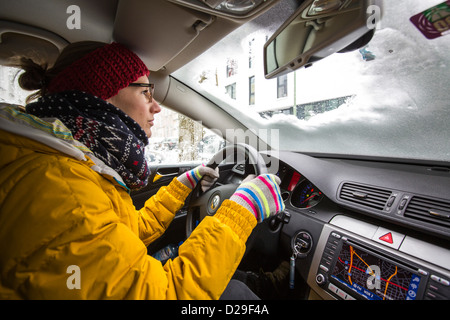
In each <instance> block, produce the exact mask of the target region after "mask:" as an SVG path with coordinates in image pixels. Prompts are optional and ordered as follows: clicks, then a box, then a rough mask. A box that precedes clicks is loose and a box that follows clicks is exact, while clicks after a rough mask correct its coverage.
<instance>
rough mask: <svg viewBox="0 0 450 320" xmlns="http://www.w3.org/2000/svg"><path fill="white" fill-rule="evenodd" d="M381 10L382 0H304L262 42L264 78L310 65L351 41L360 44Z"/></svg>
mask: <svg viewBox="0 0 450 320" xmlns="http://www.w3.org/2000/svg"><path fill="white" fill-rule="evenodd" d="M381 12H382V0H305V1H304V2H303V3H302V5H301V6H300V7H299V8H298V9H297V10H296V11H295V12H294V14H293V15H292V16H291V17H290V18H289V19H288V20H287V21H286V22H285V23H284V24H283V25H282V26H281V27H280V28H279V29H278V30H277V31H276V32H275V34H274V35H273V36H272V37H271V38H270V39H269V40H268V41H267V43H266V44H265V45H264V71H265V76H266V78H267V79H271V78H274V77H277V76H280V75H282V74H285V73H288V72H290V71H293V70H296V69H298V68H300V67H303V66H310V65H312V63H314V62H316V61H318V60H320V59H323V58H325V57H327V56H329V55H331V54H333V53H335V52H338V51H341V50H344V49H346V48H348V47H349V46H352V44H354V43H356V44H357V46H358V47H357V48H360V47H362V46H363V45H365V44H367V42H368V41H370V39H371V36H372V35H373V33H374V31H375V28H376V25H377V23H378V22H379V21H380V19H381ZM367 35H369V36H367ZM361 39H362V41H361ZM358 40H360V41H358ZM357 48H354V49H357Z"/></svg>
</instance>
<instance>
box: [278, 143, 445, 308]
mask: <svg viewBox="0 0 450 320" xmlns="http://www.w3.org/2000/svg"><path fill="white" fill-rule="evenodd" d="M270 157H271V158H272V163H277V165H278V169H277V172H278V173H277V174H278V175H279V177H280V178H281V181H282V182H281V185H280V188H281V192H282V196H283V200H284V202H285V204H286V211H287V212H289V214H290V221H289V222H288V223H287V224H285V225H283V227H282V229H281V231H280V232H281V235H280V246H281V248H282V251H284V253H285V255H287V256H293V257H295V268H296V272H297V274H299V275H301V277H302V278H303V279H304V280H305V281H306V282H307V284H308V286H309V287H310V288H311V290H310V295H309V298H310V299H312V298H320V299H343V300H354V299H368V300H419V299H431V300H435V299H450V250H449V242H448V240H449V239H450V219H449V218H450V196H449V195H450V172H449V170H448V169H446V168H444V167H433V166H426V165H417V164H403V163H395V162H381V161H368V160H362V159H361V160H351V159H336V158H330V157H328V158H324V157H321V158H319V157H317V156H308V155H304V154H300V153H295V152H281V151H280V152H276V153H272V154H270ZM274 159H275V160H277V161H275V162H273V160H274ZM294 253H295V256H294ZM291 260H292V258H291Z"/></svg>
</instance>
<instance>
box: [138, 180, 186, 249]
mask: <svg viewBox="0 0 450 320" xmlns="http://www.w3.org/2000/svg"><path fill="white" fill-rule="evenodd" d="M190 192H191V189H189V188H188V187H186V186H185V185H183V184H182V183H180V182H179V181H178V180H177V179H176V178H175V179H173V180H172V182H171V183H170V184H169V185H168V186H167V187H162V188H161V189H159V190H158V192H157V193H156V194H155V195H153V196H152V197H151V198H149V199H148V200H147V201H146V202H145V205H144V207H143V208H141V209H140V210H138V219H139V221H138V227H139V231H138V232H139V237H140V238H141V240H142V241H143V242H144V243H145V245H149V244H150V243H151V242H153V241H154V240H155V239H157V238H159V237H160V236H161V235H162V234H163V233H164V232H165V231H166V229H167V228H168V227H169V225H170V223H171V222H172V220H173V218H174V216H175V213H176V212H177V211H178V210H179V209H181V207H182V206H183V204H184V201H185V199H186V197H187V196H188V195H189V193H190Z"/></svg>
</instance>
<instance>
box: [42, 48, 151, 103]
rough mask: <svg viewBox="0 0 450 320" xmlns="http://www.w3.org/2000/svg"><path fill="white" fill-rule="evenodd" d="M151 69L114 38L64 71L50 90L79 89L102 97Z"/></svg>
mask: <svg viewBox="0 0 450 320" xmlns="http://www.w3.org/2000/svg"><path fill="white" fill-rule="evenodd" d="M149 74H150V71H149V70H148V69H147V67H146V66H145V64H144V63H143V62H142V60H141V59H140V58H139V57H138V56H137V55H136V54H135V53H134V52H132V51H130V50H129V49H128V48H126V47H125V46H123V45H121V44H119V43H117V42H113V43H111V44H106V45H105V46H103V47H101V48H99V49H96V50H94V51H92V52H91V53H88V54H87V55H85V56H84V57H83V58H81V59H79V60H77V61H75V62H74V63H72V64H71V65H70V66H68V67H67V68H65V69H64V70H63V71H61V72H60V73H59V74H58V75H57V76H56V77H55V78H54V79H53V80H52V81H51V82H50V84H49V86H48V88H47V90H48V92H49V93H55V92H62V91H67V90H78V91H83V92H87V93H90V94H93V95H94V96H97V97H99V98H102V99H103V100H106V99H108V98H111V97H113V96H115V95H116V94H117V93H118V92H119V90H120V89H123V88H125V87H127V86H128V85H129V84H130V83H132V82H134V81H136V80H137V79H138V78H139V77H142V76H144V75H146V76H148V75H149Z"/></svg>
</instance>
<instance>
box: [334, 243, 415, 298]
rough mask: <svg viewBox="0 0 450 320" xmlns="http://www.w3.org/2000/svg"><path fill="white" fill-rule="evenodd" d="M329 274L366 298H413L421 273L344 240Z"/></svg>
mask: <svg viewBox="0 0 450 320" xmlns="http://www.w3.org/2000/svg"><path fill="white" fill-rule="evenodd" d="M331 278H332V279H334V280H336V281H337V282H338V283H341V284H342V285H344V286H345V287H347V288H349V289H351V290H352V291H353V292H354V293H357V294H359V295H361V296H363V297H365V298H366V299H369V300H415V298H416V295H417V291H418V289H419V284H420V280H421V278H420V276H419V275H417V274H415V273H414V272H412V271H409V270H407V269H406V268H404V267H401V266H398V265H396V264H394V263H393V262H390V261H387V260H385V259H383V258H380V257H377V256H375V255H372V254H370V253H368V252H366V251H364V250H361V249H360V248H356V247H355V246H352V245H351V244H349V243H347V242H344V243H343V246H342V249H341V252H340V253H339V256H338V259H337V262H336V265H335V267H334V270H333V273H332V275H331Z"/></svg>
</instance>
